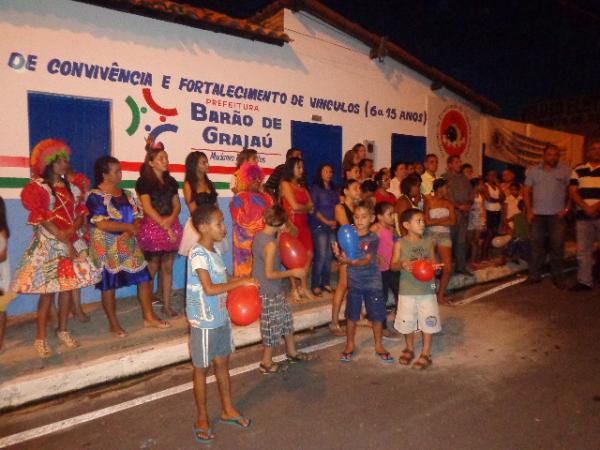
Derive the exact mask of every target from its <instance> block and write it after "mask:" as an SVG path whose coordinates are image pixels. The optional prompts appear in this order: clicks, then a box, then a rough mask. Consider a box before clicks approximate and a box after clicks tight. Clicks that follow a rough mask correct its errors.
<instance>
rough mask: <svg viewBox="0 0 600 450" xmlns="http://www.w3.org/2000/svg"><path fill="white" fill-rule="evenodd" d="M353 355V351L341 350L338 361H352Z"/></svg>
mask: <svg viewBox="0 0 600 450" xmlns="http://www.w3.org/2000/svg"><path fill="white" fill-rule="evenodd" d="M353 357H354V352H343V353H342V354H341V355H340V361H341V362H343V363H349V362H352V358H353Z"/></svg>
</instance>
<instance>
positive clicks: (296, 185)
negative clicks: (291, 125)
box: [279, 158, 315, 300]
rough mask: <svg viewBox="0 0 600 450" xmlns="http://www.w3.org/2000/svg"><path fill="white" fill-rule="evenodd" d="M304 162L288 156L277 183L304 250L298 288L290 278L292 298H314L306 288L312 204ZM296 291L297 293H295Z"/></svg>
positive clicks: (280, 195)
mask: <svg viewBox="0 0 600 450" xmlns="http://www.w3.org/2000/svg"><path fill="white" fill-rule="evenodd" d="M304 180H305V178H304V162H303V161H302V160H301V159H300V158H290V159H288V160H287V161H286V162H285V166H284V169H283V174H282V177H281V183H280V184H279V197H280V198H281V205H282V206H283V208H284V209H285V212H286V213H287V215H288V218H289V220H290V222H291V223H292V224H293V225H294V226H295V227H296V228H297V229H298V240H299V241H300V242H301V243H302V246H303V247H304V249H305V250H306V254H307V261H306V266H305V269H306V273H305V275H304V276H303V277H302V278H301V279H300V288H299V289H296V281H295V279H294V278H290V281H291V285H292V298H293V299H294V300H298V299H299V298H298V297H306V298H307V299H309V300H314V299H315V297H314V296H313V295H312V293H311V292H310V291H309V289H308V274H309V273H310V267H311V265H312V259H313V238H312V233H311V231H310V226H309V224H308V215H309V214H312V213H313V210H314V205H313V202H312V199H311V197H310V193H309V192H308V189H306V186H305V185H304ZM296 292H297V293H296Z"/></svg>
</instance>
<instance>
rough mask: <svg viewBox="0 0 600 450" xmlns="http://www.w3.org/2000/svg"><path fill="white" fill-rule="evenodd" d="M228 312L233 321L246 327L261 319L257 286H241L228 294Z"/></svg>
mask: <svg viewBox="0 0 600 450" xmlns="http://www.w3.org/2000/svg"><path fill="white" fill-rule="evenodd" d="M227 310H228V311H229V317H230V318H231V321H232V322H233V323H234V324H236V325H241V326H246V325H250V324H251V323H253V322H256V321H257V320H258V318H259V317H260V310H261V302H260V296H259V295H258V288H257V287H256V286H240V287H237V288H235V289H232V290H231V291H229V293H228V294H227Z"/></svg>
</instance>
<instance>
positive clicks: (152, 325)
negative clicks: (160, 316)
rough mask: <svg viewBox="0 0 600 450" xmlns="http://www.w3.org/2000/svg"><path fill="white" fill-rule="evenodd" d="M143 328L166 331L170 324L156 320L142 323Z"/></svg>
mask: <svg viewBox="0 0 600 450" xmlns="http://www.w3.org/2000/svg"><path fill="white" fill-rule="evenodd" d="M144 328H158V329H159V330H166V329H167V328H171V324H170V323H169V322H167V321H166V320H157V321H156V322H147V321H144Z"/></svg>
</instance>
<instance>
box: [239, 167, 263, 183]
mask: <svg viewBox="0 0 600 450" xmlns="http://www.w3.org/2000/svg"><path fill="white" fill-rule="evenodd" d="M238 178H239V180H240V181H241V182H242V185H244V186H249V185H250V184H251V183H252V182H253V181H254V180H259V181H260V182H261V183H262V181H263V178H264V175H263V171H262V169H261V168H260V166H259V165H258V164H256V163H248V162H245V163H244V164H242V165H241V166H240V169H239V172H238Z"/></svg>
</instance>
